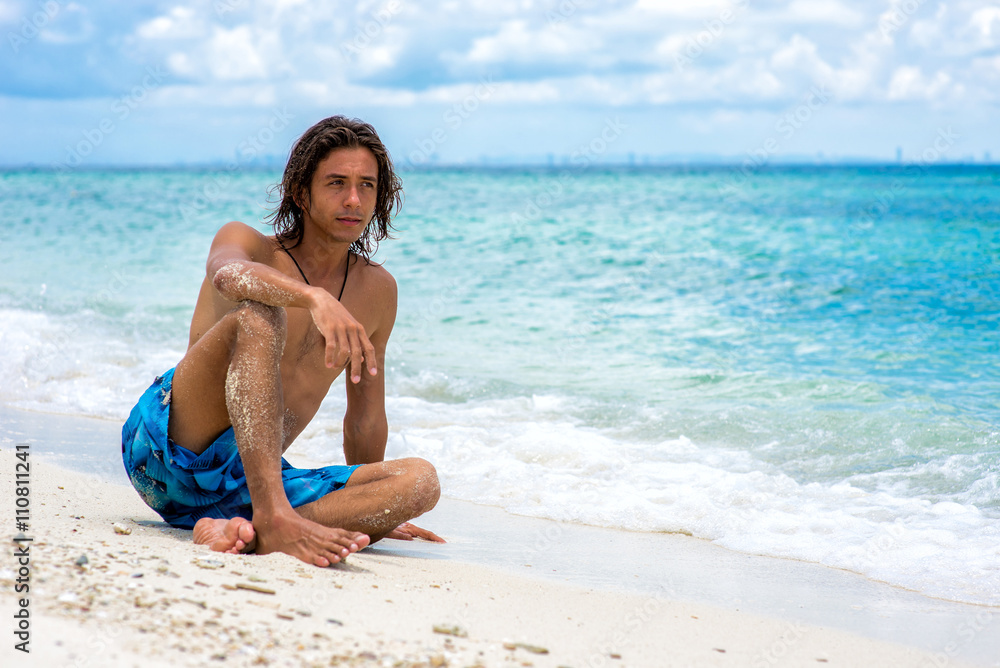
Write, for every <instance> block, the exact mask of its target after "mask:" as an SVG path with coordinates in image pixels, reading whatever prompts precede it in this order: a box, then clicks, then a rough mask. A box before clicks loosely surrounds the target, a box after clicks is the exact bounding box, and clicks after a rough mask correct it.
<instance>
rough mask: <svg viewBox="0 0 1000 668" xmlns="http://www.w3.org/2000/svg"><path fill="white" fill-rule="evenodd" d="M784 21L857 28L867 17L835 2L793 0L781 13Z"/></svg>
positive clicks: (833, 0)
mask: <svg viewBox="0 0 1000 668" xmlns="http://www.w3.org/2000/svg"><path fill="white" fill-rule="evenodd" d="M782 18H783V19H784V20H785V21H788V22H790V23H796V24H819V25H823V26H830V25H837V26H845V27H849V28H858V27H861V26H863V25H864V24H865V22H866V21H867V20H869V17H868V16H866V15H865V13H863V12H861V11H858V10H856V9H853V8H851V7H847V6H845V5H844V4H843V3H841V2H837V0H793V1H792V3H791V4H789V5H788V8H787V10H786V11H785V12H784V13H783V16H782Z"/></svg>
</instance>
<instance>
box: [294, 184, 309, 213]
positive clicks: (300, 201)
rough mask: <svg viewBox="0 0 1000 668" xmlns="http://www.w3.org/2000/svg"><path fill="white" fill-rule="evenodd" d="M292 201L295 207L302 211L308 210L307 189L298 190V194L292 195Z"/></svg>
mask: <svg viewBox="0 0 1000 668" xmlns="http://www.w3.org/2000/svg"><path fill="white" fill-rule="evenodd" d="M292 201H293V202H295V206H297V207H299V208H300V209H302V210H303V211H308V210H309V189H308V188H299V190H298V192H296V193H295V194H294V195H292Z"/></svg>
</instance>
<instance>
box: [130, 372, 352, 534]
mask: <svg viewBox="0 0 1000 668" xmlns="http://www.w3.org/2000/svg"><path fill="white" fill-rule="evenodd" d="M173 377H174V370H173V369H171V370H170V371H168V372H166V373H165V374H163V375H162V376H159V377H157V379H156V380H155V381H153V384H152V385H150V387H149V389H148V390H146V392H145V393H144V394H143V395H142V398H141V399H139V403H137V404H136V405H135V408H133V409H132V414H131V415H129V418H128V420H127V421H126V422H125V426H124V427H123V428H122V461H123V462H124V463H125V471H126V472H127V473H128V477H129V479H130V480H131V481H132V485H133V486H134V487H135V489H136V491H138V492H139V496H141V497H142V500H143V501H145V502H146V504H147V505H148V506H149V507H150V508H152V509H153V510H155V511H156V512H157V513H159V514H160V517H162V518H163V519H164V520H166V521H167V522H168V523H170V524H171V525H172V526H175V527H179V528H182V529H191V528H193V527H194V524H195V522H197V521H198V520H200V519H201V518H202V517H213V518H217V519H229V518H230V517H245V518H247V519H248V520H252V519H253V508H252V506H251V505H250V491H249V490H248V489H247V480H246V474H245V473H244V471H243V461H242V460H241V459H240V454H239V451H238V450H237V448H236V436H235V435H234V434H233V429H232V427H230V428H229V429H227V430H226V431H225V432H223V433H222V435H220V436H219V437H218V438H217V439H216V440H215V442H214V443H212V444H211V445H210V446H208V448H207V449H206V450H205V451H204V452H202V453H201V454H200V455H196V454H195V453H193V452H191V451H190V450H188V449H187V448H184V447H181V446H179V445H177V444H176V443H174V442H173V441H172V440H170V438H169V437H168V436H167V420H168V418H169V415H170V385H171V382H172V381H173ZM356 468H358V467H357V466H326V467H323V468H319V469H296V468H292V466H291V465H290V464H289V463H288V462H286V461H285V459H284V457H282V459H281V477H282V480H283V482H284V486H285V494H286V495H287V496H288V500H289V502H291V504H292V507H293V508H298V507H299V506H302V505H305V504H307V503H311V502H313V501H315V500H317V499H320V498H322V497H324V496H326V495H327V494H329V493H330V492H333V491H335V490H338V489H340V488H341V487H343V486H344V485H345V484H347V480H348V479H349V478H350V477H351V474H352V473H354V470H355V469H356Z"/></svg>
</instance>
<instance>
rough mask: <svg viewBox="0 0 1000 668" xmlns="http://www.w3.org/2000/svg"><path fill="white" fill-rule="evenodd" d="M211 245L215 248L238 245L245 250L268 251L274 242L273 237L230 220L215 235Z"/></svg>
mask: <svg viewBox="0 0 1000 668" xmlns="http://www.w3.org/2000/svg"><path fill="white" fill-rule="evenodd" d="M212 244H213V245H215V246H218V245H239V246H241V247H244V248H247V249H252V250H255V251H263V250H270V249H271V247H272V246H274V245H275V241H274V237H269V236H267V235H265V234H264V233H263V232H261V231H260V230H258V229H255V228H253V227H251V226H250V225H247V224H246V223H242V222H240V221H238V220H231V221H229V222H228V223H226V224H225V225H223V226H222V227H220V228H219V230H218V231H217V232H216V233H215V238H214V239H213V241H212Z"/></svg>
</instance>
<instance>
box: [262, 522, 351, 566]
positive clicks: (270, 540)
mask: <svg viewBox="0 0 1000 668" xmlns="http://www.w3.org/2000/svg"><path fill="white" fill-rule="evenodd" d="M254 530H255V531H256V534H257V554H268V553H270V552H284V553H285V554H290V555H292V556H293V557H296V558H297V559H301V560H302V561H304V562H306V563H307V564H313V565H315V566H320V567H323V568H325V567H327V566H329V565H330V564H335V563H337V562H339V561H341V560H342V559H344V558H346V557H347V556H348V555H350V554H353V553H354V552H357V551H358V550H360V549H361V548H363V547H365V546H367V545H368V543H369V542H370V539H369V537H368V536H367V535H365V534H363V533H359V532H357V531H346V530H344V529H333V528H330V527H325V526H323V525H322V524H317V523H316V522H313V521H311V520H307V519H305V518H304V517H302V516H301V515H299V514H298V513H296V512H295V511H291V512H287V513H280V514H275V515H271V516H269V517H264V516H263V514H262V513H255V514H254Z"/></svg>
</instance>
